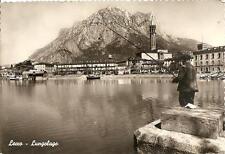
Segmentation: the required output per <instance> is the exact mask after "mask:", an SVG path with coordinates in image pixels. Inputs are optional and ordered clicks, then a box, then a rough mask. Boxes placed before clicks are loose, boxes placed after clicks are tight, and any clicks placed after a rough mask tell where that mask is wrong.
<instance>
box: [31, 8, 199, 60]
mask: <svg viewBox="0 0 225 154" xmlns="http://www.w3.org/2000/svg"><path fill="white" fill-rule="evenodd" d="M151 16H152V14H151V13H147V14H145V13H142V12H137V13H135V14H131V13H130V12H128V11H126V10H122V9H120V8H118V7H107V8H103V9H101V10H99V11H97V12H96V13H94V14H92V15H91V16H89V17H88V18H87V19H85V20H83V21H80V22H77V23H75V24H74V25H73V26H72V27H71V28H65V29H61V31H60V32H59V35H58V37H57V38H56V39H55V40H54V41H52V42H50V43H49V44H48V45H47V46H45V47H43V48H41V49H39V50H37V51H36V52H35V53H34V54H32V55H31V57H30V59H32V60H35V61H41V62H59V63H72V62H74V61H76V60H87V59H90V58H93V57H96V58H104V57H107V55H108V54H111V55H113V57H115V58H117V59H121V58H126V57H130V56H134V55H135V53H137V52H139V51H138V50H137V49H136V48H134V47H133V46H132V45H131V44H130V43H129V42H127V41H126V40H125V39H123V38H122V37H121V36H123V37H125V38H127V39H129V40H130V41H132V42H134V43H135V44H137V45H138V46H140V47H141V48H143V50H146V51H147V50H148V48H149V47H148V46H149V39H148V36H149V25H150V23H151V20H150V19H151ZM153 19H154V18H153ZM115 32H116V33H115ZM118 34H119V35H118ZM187 42H188V43H187ZM190 42H193V44H194V43H196V42H195V41H193V40H189V39H178V38H172V37H169V36H168V35H167V34H165V33H163V32H162V31H161V30H160V29H157V48H160V49H169V50H170V51H172V52H173V51H178V50H187V49H193V46H191V45H190V44H192V43H190ZM194 46H195V44H194Z"/></svg>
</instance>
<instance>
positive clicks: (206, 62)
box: [193, 46, 225, 73]
mask: <svg viewBox="0 0 225 154" xmlns="http://www.w3.org/2000/svg"><path fill="white" fill-rule="evenodd" d="M224 53H225V46H219V47H211V48H207V49H200V50H198V51H196V52H194V53H193V55H194V59H193V60H194V61H193V63H194V66H195V67H196V71H197V72H198V73H210V72H224V71H225V69H224V66H225V65H224V64H225V63H224V62H225V61H224V60H225V57H224V56H225V54H224Z"/></svg>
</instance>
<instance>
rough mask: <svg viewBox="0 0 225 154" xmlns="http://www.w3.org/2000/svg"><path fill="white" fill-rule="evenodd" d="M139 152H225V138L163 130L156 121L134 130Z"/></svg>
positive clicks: (175, 153) (220, 153) (219, 153)
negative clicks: (204, 136) (156, 125)
mask: <svg viewBox="0 0 225 154" xmlns="http://www.w3.org/2000/svg"><path fill="white" fill-rule="evenodd" d="M134 135H135V137H136V144H137V152H138V154H205V153H217V154H225V138H223V137H218V138H217V139H209V138H200V137H196V136H193V135H189V134H184V133H179V132H174V131H167V130H162V129H159V128H157V127H155V123H153V124H148V125H146V126H144V127H142V128H139V129H138V130H136V131H135V132H134Z"/></svg>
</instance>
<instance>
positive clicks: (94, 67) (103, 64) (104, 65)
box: [54, 60, 117, 74]
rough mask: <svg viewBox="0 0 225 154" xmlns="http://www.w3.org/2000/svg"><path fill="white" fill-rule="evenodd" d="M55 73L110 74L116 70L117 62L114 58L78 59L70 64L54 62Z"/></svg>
mask: <svg viewBox="0 0 225 154" xmlns="http://www.w3.org/2000/svg"><path fill="white" fill-rule="evenodd" d="M54 69H55V73H56V74H77V73H82V74H89V73H93V72H95V73H101V74H111V73H115V72H116V71H117V63H116V62H115V61H114V60H107V61H97V60H96V61H78V62H75V63H71V64H54Z"/></svg>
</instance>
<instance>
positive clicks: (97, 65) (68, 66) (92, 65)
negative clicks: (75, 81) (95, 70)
mask: <svg viewBox="0 0 225 154" xmlns="http://www.w3.org/2000/svg"><path fill="white" fill-rule="evenodd" d="M105 66H106V64H81V65H58V66H55V67H58V68H76V67H105ZM107 66H116V64H107Z"/></svg>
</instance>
